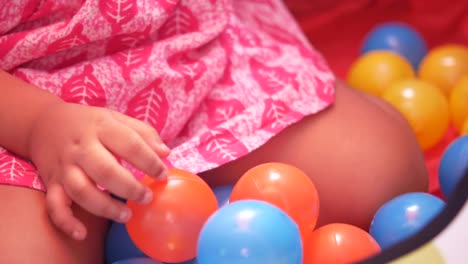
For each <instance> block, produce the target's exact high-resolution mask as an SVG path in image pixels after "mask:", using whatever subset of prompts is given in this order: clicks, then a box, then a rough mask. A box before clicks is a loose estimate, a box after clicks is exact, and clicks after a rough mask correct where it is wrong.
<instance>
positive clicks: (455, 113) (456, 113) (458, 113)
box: [449, 75, 468, 132]
mask: <svg viewBox="0 0 468 264" xmlns="http://www.w3.org/2000/svg"><path fill="white" fill-rule="evenodd" d="M449 106H450V117H451V120H452V122H453V126H454V127H455V129H456V130H457V131H459V132H461V129H462V126H463V121H464V120H465V119H466V118H467V117H468V75H466V76H464V77H463V78H461V79H460V80H459V81H458V82H457V83H456V84H455V86H454V87H453V89H452V92H451V93H450V98H449Z"/></svg>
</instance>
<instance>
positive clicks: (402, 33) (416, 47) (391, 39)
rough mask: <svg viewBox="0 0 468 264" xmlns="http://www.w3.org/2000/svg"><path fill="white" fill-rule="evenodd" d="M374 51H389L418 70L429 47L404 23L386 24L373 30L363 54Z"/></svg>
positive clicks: (367, 38)
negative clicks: (401, 57)
mask: <svg viewBox="0 0 468 264" xmlns="http://www.w3.org/2000/svg"><path fill="white" fill-rule="evenodd" d="M373 50H389V51H393V52H396V53H398V54H400V55H401V56H403V57H405V58H406V59H407V60H408V61H409V62H410V63H411V65H412V66H413V69H414V70H417V69H418V66H419V63H420V62H421V60H422V59H423V58H424V56H425V55H426V53H427V45H426V42H425V41H424V39H423V37H422V36H421V34H419V33H418V32H417V31H416V30H415V29H413V28H412V27H410V26H409V25H405V24H403V23H396V22H394V23H385V24H382V25H379V26H377V27H375V28H374V29H372V30H371V31H370V32H369V33H368V34H367V36H366V38H365V41H364V44H363V47H362V50H361V53H362V54H364V53H367V52H369V51H373Z"/></svg>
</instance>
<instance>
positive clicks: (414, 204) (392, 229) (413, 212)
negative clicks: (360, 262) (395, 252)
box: [370, 192, 445, 249]
mask: <svg viewBox="0 0 468 264" xmlns="http://www.w3.org/2000/svg"><path fill="white" fill-rule="evenodd" d="M444 206H445V203H444V201H442V200H441V199H439V198H438V197H436V196H433V195H431V194H428V193H422V192H421V193H418V192H416V193H406V194H403V195H400V196H397V197H396V198H393V199H392V200H390V201H388V202H387V203H385V204H384V205H382V206H381V207H380V208H379V209H378V210H377V213H376V214H375V215H374V218H373V220H372V223H371V226H370V234H371V235H372V237H374V238H375V240H376V241H377V242H378V243H379V245H380V247H381V248H382V249H386V248H389V247H391V246H393V245H395V244H397V243H398V242H401V241H403V240H405V239H406V238H408V237H410V236H411V235H414V234H416V233H417V232H418V231H420V230H421V229H422V228H424V227H425V226H426V225H427V224H428V223H429V222H430V221H431V220H432V219H433V218H434V217H435V216H437V215H438V214H439V213H440V212H441V211H442V209H443V208H444Z"/></svg>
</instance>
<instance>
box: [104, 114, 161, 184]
mask: <svg viewBox="0 0 468 264" xmlns="http://www.w3.org/2000/svg"><path fill="white" fill-rule="evenodd" d="M98 136H99V140H100V141H101V143H102V144H103V145H104V147H106V148H107V149H108V150H109V151H111V152H112V153H113V154H115V155H117V156H119V157H120V158H122V159H124V160H125V161H127V162H129V163H131V164H132V165H133V166H134V167H135V168H137V169H139V170H140V171H142V172H144V173H145V174H147V175H149V176H151V177H154V178H158V177H160V176H161V177H164V174H165V173H166V171H167V169H166V166H165V164H164V163H163V162H162V160H161V159H160V158H159V156H158V155H157V154H156V153H155V152H154V151H153V150H152V149H151V148H150V147H149V146H148V145H147V144H146V142H145V141H144V140H143V138H142V137H141V136H140V135H139V134H138V133H136V132H135V131H134V130H133V129H131V128H129V127H128V126H125V125H123V124H121V123H119V122H115V123H112V124H110V125H108V126H106V128H103V130H102V131H101V133H100V134H99V135H98Z"/></svg>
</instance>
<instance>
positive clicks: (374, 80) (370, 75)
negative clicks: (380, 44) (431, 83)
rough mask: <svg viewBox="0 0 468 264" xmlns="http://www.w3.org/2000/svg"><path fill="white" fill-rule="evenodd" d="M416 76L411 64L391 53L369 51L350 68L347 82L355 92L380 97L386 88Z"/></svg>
mask: <svg viewBox="0 0 468 264" xmlns="http://www.w3.org/2000/svg"><path fill="white" fill-rule="evenodd" d="M415 75H416V73H415V72H414V70H413V68H412V67H411V64H410V63H409V62H408V61H407V60H406V59H405V58H403V57H402V56H401V55H398V54H396V53H394V52H391V51H381V50H376V51H371V52H368V53H365V54H364V55H362V56H361V57H359V58H358V59H357V60H356V61H355V62H354V63H353V64H352V65H351V67H350V70H349V72H348V76H347V82H348V83H349V84H350V86H352V87H354V88H355V89H357V90H360V91H363V92H366V93H369V94H373V95H376V96H380V95H382V93H383V92H384V91H385V90H386V89H387V87H388V86H389V85H390V84H391V83H393V82H395V81H399V80H403V79H408V78H413V77H414V76H415Z"/></svg>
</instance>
